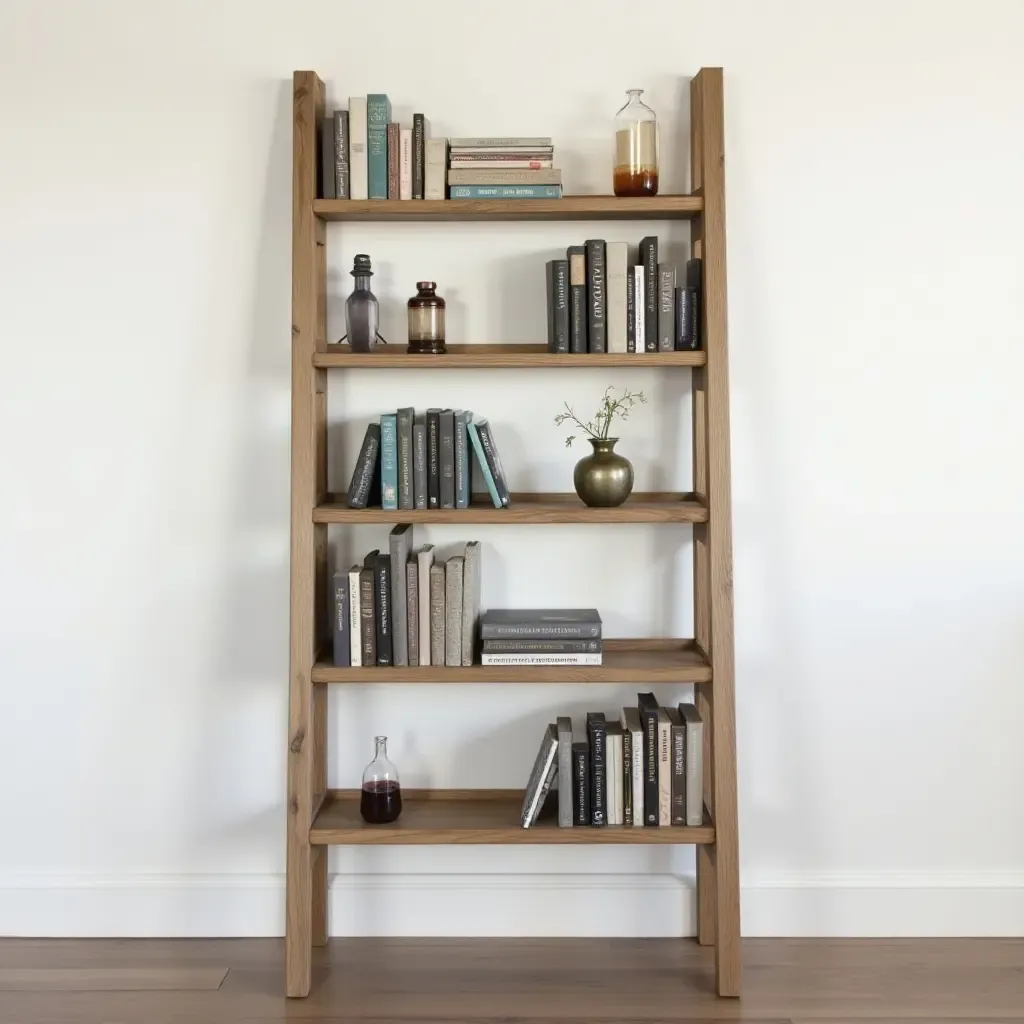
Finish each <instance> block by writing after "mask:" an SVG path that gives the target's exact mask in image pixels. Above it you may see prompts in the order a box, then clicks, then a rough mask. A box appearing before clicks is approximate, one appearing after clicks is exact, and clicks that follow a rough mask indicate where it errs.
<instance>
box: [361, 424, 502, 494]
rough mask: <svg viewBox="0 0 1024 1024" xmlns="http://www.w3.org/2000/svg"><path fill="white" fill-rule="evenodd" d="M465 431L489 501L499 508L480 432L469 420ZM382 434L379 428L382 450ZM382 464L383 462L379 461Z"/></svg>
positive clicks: (496, 489) (496, 492)
mask: <svg viewBox="0 0 1024 1024" xmlns="http://www.w3.org/2000/svg"><path fill="white" fill-rule="evenodd" d="M466 433H468V434H469V441H470V444H472V445H473V451H474V452H475V453H476V462H477V465H478V466H479V467H480V472H481V473H482V474H483V477H484V483H485V484H487V493H488V494H490V496H491V501H492V502H494V507H495V508H501V507H502V504H501V498H499V497H498V488H497V487H495V486H494V476H493V475H492V474H491V469H490V467H489V466H488V465H487V456H486V454H484V446H483V444H482V443H481V441H480V434H479V433H478V431H477V429H476V424H475V423H474V422H473V421H472V420H469V422H468V423H467V424H466ZM383 436H384V431H383V428H382V429H381V446H382V450H383ZM381 465H383V463H381Z"/></svg>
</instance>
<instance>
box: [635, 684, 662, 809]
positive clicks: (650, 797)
mask: <svg viewBox="0 0 1024 1024" xmlns="http://www.w3.org/2000/svg"><path fill="white" fill-rule="evenodd" d="M636 702H637V713H638V715H639V716H640V724H641V726H642V727H643V730H644V739H643V744H644V824H645V825H657V824H658V799H659V796H658V792H659V790H658V701H657V698H655V696H654V694H653V693H638V694H637V697H636Z"/></svg>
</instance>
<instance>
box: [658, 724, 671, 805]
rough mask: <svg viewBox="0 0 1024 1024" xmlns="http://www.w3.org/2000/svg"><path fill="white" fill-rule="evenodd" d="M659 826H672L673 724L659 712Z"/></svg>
mask: <svg viewBox="0 0 1024 1024" xmlns="http://www.w3.org/2000/svg"><path fill="white" fill-rule="evenodd" d="M658 824H659V825H671V824H672V723H671V722H670V721H669V717H668V715H667V714H666V713H665V709H664V708H660V709H659V710H658Z"/></svg>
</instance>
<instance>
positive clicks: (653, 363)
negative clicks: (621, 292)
mask: <svg viewBox="0 0 1024 1024" xmlns="http://www.w3.org/2000/svg"><path fill="white" fill-rule="evenodd" d="M384 201H385V200H383V199H381V200H378V202H384ZM407 202H412V200H407ZM424 202H426V200H424ZM438 202H440V200H438ZM706 359H707V356H706V354H705V353H704V352H652V353H650V354H649V355H647V354H645V355H642V356H638V355H636V354H635V353H625V352H601V353H597V352H594V353H587V354H586V355H582V354H581V355H572V354H566V353H559V352H549V351H548V350H547V347H546V346H545V345H541V344H537V343H534V344H498V343H494V344H491V343H483V344H475V345H449V346H448V347H447V351H446V352H445V353H444V354H443V355H410V354H409V353H408V352H406V350H405V346H404V345H398V344H391V345H387V346H384V347H381V348H378V349H375V350H374V351H373V352H353V351H352V350H351V349H350V348H349V347H348V345H328V346H327V347H326V349H325V351H323V352H317V353H316V354H315V355H314V357H313V363H314V365H315V366H318V367H320V368H322V369H339V370H444V369H447V370H524V369H531V368H532V369H548V370H551V369H559V368H561V369H569V368H572V369H575V370H579V369H582V368H587V369H592V370H605V369H609V368H615V369H622V368H625V367H632V368H633V369H644V368H646V369H648V370H649V369H651V368H652V367H654V368H657V369H669V368H671V367H681V366H682V367H686V366H703V365H704V363H705V361H706Z"/></svg>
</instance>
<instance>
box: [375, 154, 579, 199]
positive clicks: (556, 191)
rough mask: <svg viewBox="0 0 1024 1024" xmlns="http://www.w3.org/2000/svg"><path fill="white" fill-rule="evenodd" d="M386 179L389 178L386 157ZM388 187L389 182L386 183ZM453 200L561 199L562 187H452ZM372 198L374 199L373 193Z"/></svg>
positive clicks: (450, 192)
mask: <svg viewBox="0 0 1024 1024" xmlns="http://www.w3.org/2000/svg"><path fill="white" fill-rule="evenodd" d="M384 163H385V167H384V177H385V179H386V178H387V158H386V155H385V160H384ZM384 184H385V185H387V181H386V180H385V182H384ZM448 192H449V194H450V195H451V198H452V199H561V198H562V186H561V185H451V186H450V187H449V189H448ZM370 198H373V194H372V192H371V196H370Z"/></svg>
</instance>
